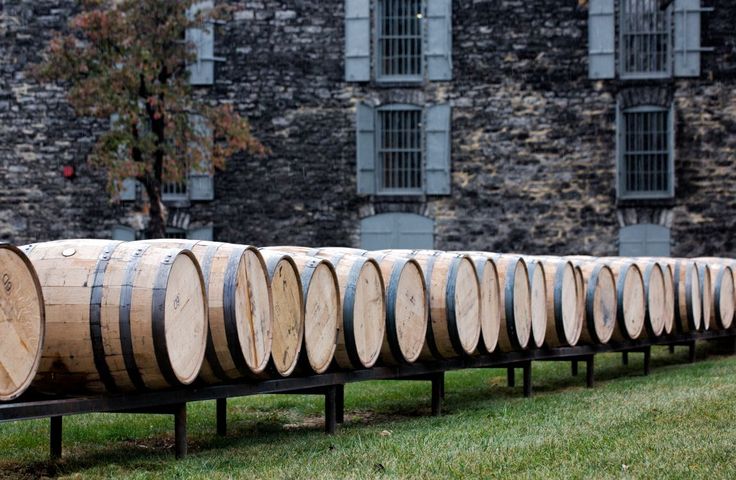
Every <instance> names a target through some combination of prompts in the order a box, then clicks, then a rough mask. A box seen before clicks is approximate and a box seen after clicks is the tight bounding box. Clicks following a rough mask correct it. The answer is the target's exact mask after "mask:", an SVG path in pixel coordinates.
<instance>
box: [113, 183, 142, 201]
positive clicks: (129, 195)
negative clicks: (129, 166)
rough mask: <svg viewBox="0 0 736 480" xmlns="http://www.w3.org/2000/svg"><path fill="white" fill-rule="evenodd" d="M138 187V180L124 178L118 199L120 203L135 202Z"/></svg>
mask: <svg viewBox="0 0 736 480" xmlns="http://www.w3.org/2000/svg"><path fill="white" fill-rule="evenodd" d="M137 187H138V180H136V179H134V178H126V179H125V180H123V186H122V188H121V190H120V195H119V196H118V198H119V199H120V201H121V202H134V201H135V200H136V190H137Z"/></svg>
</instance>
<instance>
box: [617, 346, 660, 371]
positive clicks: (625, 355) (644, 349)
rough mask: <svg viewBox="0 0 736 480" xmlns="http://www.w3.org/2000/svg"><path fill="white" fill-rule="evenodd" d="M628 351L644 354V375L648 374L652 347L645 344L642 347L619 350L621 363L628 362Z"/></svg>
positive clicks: (626, 363)
mask: <svg viewBox="0 0 736 480" xmlns="http://www.w3.org/2000/svg"><path fill="white" fill-rule="evenodd" d="M629 353H643V354H644V375H645V376H646V375H649V372H650V369H651V362H652V347H651V345H646V346H643V347H637V348H629V349H627V350H623V351H621V363H622V364H623V365H628V364H629Z"/></svg>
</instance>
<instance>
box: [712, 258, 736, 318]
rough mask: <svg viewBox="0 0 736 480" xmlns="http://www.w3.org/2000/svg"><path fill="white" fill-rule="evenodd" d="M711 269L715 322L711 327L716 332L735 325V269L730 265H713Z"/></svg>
mask: <svg viewBox="0 0 736 480" xmlns="http://www.w3.org/2000/svg"><path fill="white" fill-rule="evenodd" d="M708 266H709V267H710V272H711V278H712V280H713V282H712V283H713V284H712V292H713V311H714V314H715V322H714V324H713V325H711V328H712V329H715V330H727V329H729V328H731V325H732V324H733V316H734V300H735V297H734V295H735V294H736V292H735V291H734V281H733V269H732V268H731V267H730V266H728V265H723V264H717V263H712V264H709V265H708Z"/></svg>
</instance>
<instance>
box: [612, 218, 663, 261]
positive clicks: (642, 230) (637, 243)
mask: <svg viewBox="0 0 736 480" xmlns="http://www.w3.org/2000/svg"><path fill="white" fill-rule="evenodd" d="M619 255H621V256H625V257H669V256H670V229H669V228H667V227H663V226H661V225H653V224H639V225H629V226H628V227H624V228H622V229H621V230H620V232H619Z"/></svg>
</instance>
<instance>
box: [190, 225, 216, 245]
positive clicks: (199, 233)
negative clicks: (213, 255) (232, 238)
mask: <svg viewBox="0 0 736 480" xmlns="http://www.w3.org/2000/svg"><path fill="white" fill-rule="evenodd" d="M212 231H213V229H212V227H211V226H210V227H202V228H193V229H191V230H189V231H187V239H189V240H208V241H210V242H211V241H212V239H213V234H212Z"/></svg>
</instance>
